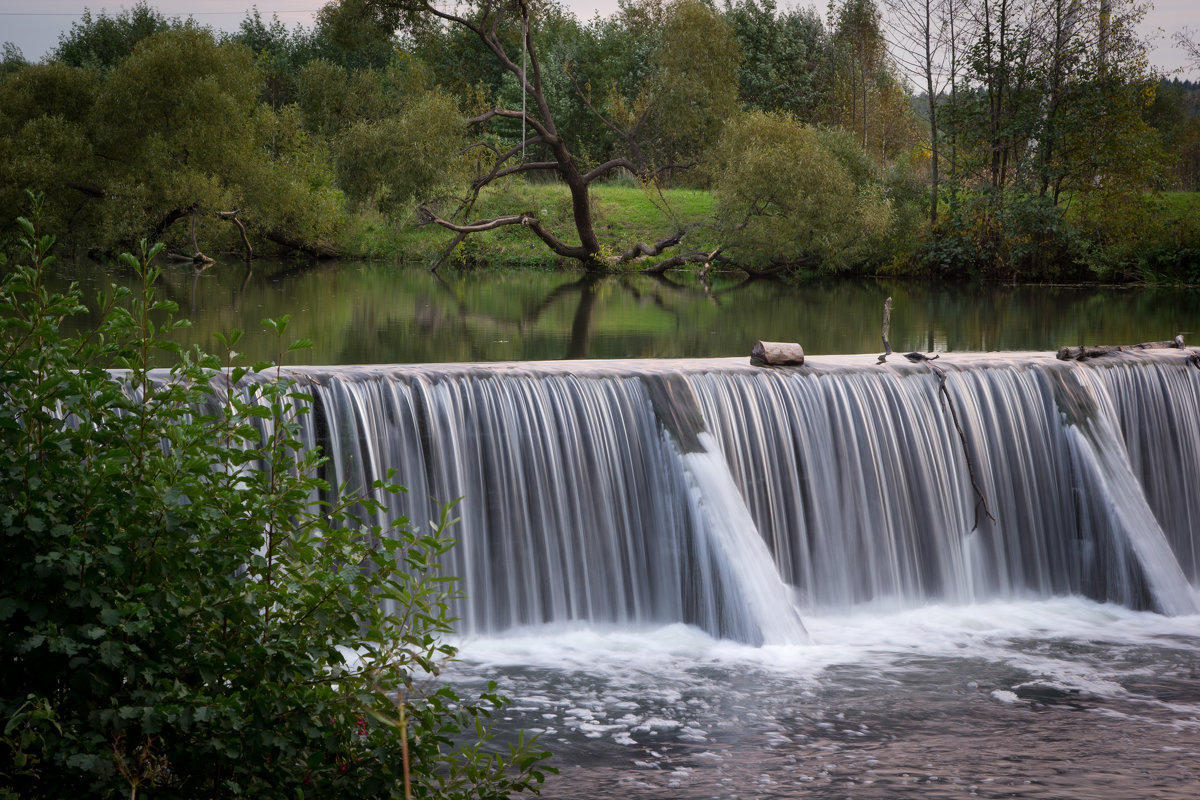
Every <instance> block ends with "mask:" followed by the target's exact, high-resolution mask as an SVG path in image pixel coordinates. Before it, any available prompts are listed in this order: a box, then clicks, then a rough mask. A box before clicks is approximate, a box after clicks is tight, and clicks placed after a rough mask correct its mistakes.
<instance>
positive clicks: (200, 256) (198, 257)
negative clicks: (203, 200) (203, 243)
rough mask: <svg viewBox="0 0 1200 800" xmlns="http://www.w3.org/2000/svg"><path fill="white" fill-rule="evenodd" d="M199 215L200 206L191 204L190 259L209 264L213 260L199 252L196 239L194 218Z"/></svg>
mask: <svg viewBox="0 0 1200 800" xmlns="http://www.w3.org/2000/svg"><path fill="white" fill-rule="evenodd" d="M199 217H200V206H192V261H193V262H194V263H196V264H211V263H213V260H212V259H211V258H209V257H208V256H206V255H204V253H202V252H200V243H199V242H198V241H197V239H196V220H197V219H198V218H199Z"/></svg>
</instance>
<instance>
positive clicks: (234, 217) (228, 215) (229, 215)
mask: <svg viewBox="0 0 1200 800" xmlns="http://www.w3.org/2000/svg"><path fill="white" fill-rule="evenodd" d="M239 213H241V209H240V208H235V209H234V210H233V211H218V212H217V216H218V217H220V218H221V219H225V220H229V221H230V222H232V223H233V224H234V225H236V226H237V229H238V232H239V233H241V234H242V246H243V247H245V248H246V260H247V261H250V260H251V259H253V258H254V248H253V247H251V246H250V237H249V236H247V235H246V226H245V225H243V224H242V221H241V220H240V219H238V214H239Z"/></svg>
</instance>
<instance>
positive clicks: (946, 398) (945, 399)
mask: <svg viewBox="0 0 1200 800" xmlns="http://www.w3.org/2000/svg"><path fill="white" fill-rule="evenodd" d="M891 300H892V299H891V298H890V297H889V298H888V303H889V305H890V303H891ZM885 342H886V339H885ZM929 368H930V369H931V370H933V372H934V374H935V375H937V377H938V394H939V399H940V400H941V402H942V410H943V411H946V410H948V411H949V412H950V419H952V420H954V429H955V430H956V431H958V439H959V441H960V442H962V449H963V458H964V459H965V460H966V462H967V473H968V474H969V475H970V476H971V488H972V489H973V490H975V497H976V498H978V499H977V500H976V501H975V524H974V525H972V526H971V530H972V531H974V530H976V529H977V528H978V527H979V507H980V506H983V513H985V514H987V517H988V519H990V520H991V521H992V522H995V521H996V518H995V517H993V516H992V511H991V509H990V508H988V503H987V498H986V497H984V496H983V490H982V489H980V488H979V480H978V479H977V478H976V477H975V467H974V466H973V465H972V464H971V451H970V450H969V449H968V448H967V434H966V433H965V432H964V431H963V427H962V423H960V422H959V421H958V412H957V411H955V410H954V403H953V402H952V401H951V399H950V392H949V391H948V390H947V389H946V373H945V371H944V370H942V368H941V367H937V366H934V365H933V364H930V365H929Z"/></svg>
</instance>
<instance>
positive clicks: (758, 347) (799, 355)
mask: <svg viewBox="0 0 1200 800" xmlns="http://www.w3.org/2000/svg"><path fill="white" fill-rule="evenodd" d="M750 363H751V364H753V365H754V366H756V367H798V366H800V365H801V364H803V363H804V348H803V347H801V346H800V345H798V344H796V343H794V342H755V344H754V347H753V348H752V349H751V350H750Z"/></svg>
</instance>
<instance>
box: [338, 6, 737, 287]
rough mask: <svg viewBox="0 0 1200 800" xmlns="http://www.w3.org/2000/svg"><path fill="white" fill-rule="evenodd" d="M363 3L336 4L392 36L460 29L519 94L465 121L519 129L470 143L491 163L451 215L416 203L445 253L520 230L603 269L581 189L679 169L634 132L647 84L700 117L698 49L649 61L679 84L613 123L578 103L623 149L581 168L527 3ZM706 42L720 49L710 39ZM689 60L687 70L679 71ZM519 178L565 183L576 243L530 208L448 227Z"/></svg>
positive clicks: (635, 251)
mask: <svg viewBox="0 0 1200 800" xmlns="http://www.w3.org/2000/svg"><path fill="white" fill-rule="evenodd" d="M363 1H364V0H352V2H350V3H343V6H342V8H343V10H344V11H343V13H354V12H356V11H363V10H365V11H368V12H371V13H374V14H376V15H377V20H378V25H379V26H380V27H381V28H382V29H385V30H386V29H391V30H395V29H396V28H397V27H399V26H400V25H401V23H402V22H403V23H404V24H405V26H406V28H407V29H408V30H414V31H419V30H421V29H422V27H423V26H427V25H429V24H431V21H432V22H438V21H440V22H441V23H444V24H446V25H448V26H450V28H451V29H452V30H457V31H459V32H466V33H469V34H470V35H471V36H473V37H474V39H475V41H476V42H478V43H479V44H481V45H482V46H483V47H484V48H485V49H486V51H487V52H488V53H490V56H491V58H492V59H493V61H494V63H496V64H499V65H500V66H501V67H502V68H503V70H504V71H505V73H507V74H508V75H509V76H511V78H513V79H515V80H516V83H517V87H518V88H519V89H520V96H521V98H522V102H523V105H522V107H521V108H517V107H515V104H514V105H513V106H500V105H496V106H493V107H491V108H489V109H487V110H486V111H484V112H483V113H480V114H478V115H476V116H474V117H471V118H470V119H468V120H467V123H468V125H471V126H478V129H479V130H481V131H483V132H484V133H485V134H486V132H487V131H488V129H489V127H490V126H493V125H495V124H497V123H501V124H504V123H507V126H506V127H505V128H503V129H502V130H503V131H504V132H506V133H507V132H508V131H510V130H511V131H513V132H515V130H514V129H515V128H516V127H517V124H519V125H520V128H521V132H520V133H519V134H518V135H517V137H516V139H515V140H513V139H506V138H505V137H503V136H502V137H501V138H499V139H489V138H487V137H486V135H485V137H484V138H482V139H481V140H480V141H479V142H478V144H477V146H478V147H480V148H483V150H485V151H487V152H489V153H490V154H491V156H492V158H491V161H490V164H487V165H486V168H485V170H484V171H483V172H482V173H481V174H480V175H478V176H477V177H476V178H475V180H474V181H472V183H471V186H470V190H469V192H468V194H467V196H466V197H465V198H464V199H463V200H462V202H461V203H460V204H459V206H458V209H457V210H456V211H455V212H453V213H451V214H450V215H449V216H448V218H445V217H442V216H440V214H439V212H438V211H437V210H436V208H435V206H434V205H432V204H427V205H424V206H422V207H421V209H420V211H421V214H422V216H423V219H424V220H425V221H426V222H427V223H431V224H436V225H439V226H441V227H443V228H446V229H447V230H450V231H453V232H454V233H455V234H456V236H455V239H454V242H453V243H452V244H451V247H450V248H449V249H448V250H447V253H449V252H450V250H451V249H453V248H454V247H455V246H457V244H458V243H460V242H461V241H462V240H463V239H464V238H465V237H467V236H469V235H470V234H472V233H477V232H482V231H488V230H495V229H497V228H501V227H505V226H515V225H519V226H522V227H525V228H527V229H528V230H529V231H530V232H532V233H533V234H534V235H536V236H537V237H538V238H539V239H540V240H541V241H542V242H543V243H544V244H545V245H546V246H547V247H548V248H549V249H550V250H551V251H552V252H553V253H555V254H557V255H558V256H560V257H563V258H569V259H574V260H577V261H579V262H580V263H582V264H583V265H584V267H585V268H586V269H589V270H600V271H603V270H607V269H611V268H612V260H611V259H610V258H609V257H607V256H606V251H605V248H604V247H603V246H602V244H601V242H600V238H599V236H598V235H597V233H596V229H595V224H594V221H593V218H592V209H591V203H590V199H589V193H588V187H589V186H590V185H591V184H592V183H594V182H595V181H597V180H600V179H602V178H604V177H605V176H608V175H610V174H611V173H613V172H614V171H616V170H622V169H623V170H627V171H628V172H630V173H632V174H634V175H635V176H637V177H638V179H639V180H640V181H642V182H644V183H647V184H650V183H654V182H657V181H658V180H659V179H660V178H661V176H662V175H663V174H664V173H667V172H669V171H671V170H674V169H678V168H680V167H682V166H685V165H684V164H681V163H675V162H669V163H663V162H655V161H654V160H653V159H652V158H651V157H650V156H649V155H648V154H647V152H646V151H645V150H644V149H643V147H642V136H643V134H644V133H646V131H647V129H648V127H649V125H648V120H649V119H650V118H651V115H652V113H654V110H655V107H656V105H655V100H656V99H657V98H656V97H655V96H654V90H655V89H656V88H657V89H661V90H663V92H662V95H663V98H664V102H668V103H670V102H675V103H676V109H677V110H678V111H679V113H684V112H685V111H686V112H687V113H688V114H689V115H691V116H690V117H689V121H694V122H698V121H703V120H704V119H706V117H705V116H704V115H703V114H698V115H697V114H692V112H693V110H695V109H697V108H700V107H702V106H701V102H702V100H703V99H704V98H702V97H699V96H698V95H697V92H699V91H703V90H704V89H705V88H711V87H712V82H711V78H710V76H711V74H712V71H711V69H710V68H709V67H708V66H706V61H707V53H706V52H704V51H703V50H700V51H697V50H696V48H689V49H688V51H687V53H686V55H688V56H689V57H690V59H691V61H690V62H687V63H684V62H676V61H675V60H674V59H675V57H674V56H671V57H668V56H666V55H664V56H662V60H661V61H660V62H659V63H658V65H657V66H658V68H659V72H660V74H664V75H670V76H673V77H674V78H675V79H677V80H678V81H679V82H680V83H682V86H680V87H672V88H671V91H670V92H667V91H666V89H667V87H666V86H665V84H660V85H658V86H651V87H648V89H647V91H646V92H645V93H644V94H643V95H642V96H641V102H639V103H638V104H637V105H636V106H634V107H633V108H631V109H627V110H628V111H629V113H628V115H627V116H625V117H624V118H619V117H617V118H612V117H615V116H616V115H606V114H605V113H604V112H603V110H602V109H601V108H600V107H599V106H598V105H597V104H596V103H595V102H594V101H592V100H591V99H586V100H585V102H586V103H587V105H588V107H589V110H591V111H592V112H593V113H594V114H595V115H596V116H597V118H598V119H599V120H600V121H601V122H602V124H604V125H606V126H607V127H608V128H609V129H610V130H611V131H612V132H613V133H614V134H616V136H617V137H618V139H619V140H620V141H621V143H622V145H623V151H624V152H622V153H620V154H618V155H615V156H613V157H611V158H609V159H607V160H606V161H604V162H602V163H600V164H596V165H594V166H593V165H589V164H586V163H584V162H581V161H580V160H579V158H577V156H576V154H575V153H574V152H572V150H571V149H570V147H569V144H568V140H567V138H566V137H565V136H564V135H563V132H562V131H560V129H559V127H558V123H557V120H556V119H555V116H554V112H553V108H552V105H551V101H550V98H549V96H548V94H547V85H546V83H545V81H544V75H545V73H544V70H543V66H542V62H541V58H540V55H539V50H538V47H537V44H536V42H537V37H536V35H534V34H533V33H531V32H533V31H534V30H535V29H536V27H537V24H538V22H539V16H538V15H539V13H540V11H539V9H538V8H537V7H535V6H533V5H532V4H531V3H530V2H527V1H526V0H521V1H520V2H517V3H512V2H491V0H484V2H478V3H474V4H470V5H467V6H466V7H465V8H464V9H463V10H462V11H453V12H452V11H448V10H444V9H443V7H441V6H435V5H432V4H426V3H419V2H409V1H408V0H403V1H402V0H386V2H380V3H377V4H374V3H372V4H368V5H366V6H364V7H362V8H359V6H358V5H355V4H357V3H362V2H363ZM669 13H670V14H683V15H692V16H690V17H689V19H692V20H703V21H705V22H706V23H713V24H714V25H716V26H717V27H715V28H713V31H714V34H713V35H714V37H717V38H719V37H720V36H722V35H725V34H727V33H728V31H727V29H725V28H722V27H720V26H719V24H718V23H719V22H720V21H719V19H718V18H717V16H716V15H715V13H713V12H712V11H711V10H710V9H707V7H706V6H703V5H702V4H700V3H699V2H698V0H678V2H676V3H675V4H674V5H672V6H670V9H669ZM713 44H714V45H718V44H720V43H719V42H717V41H715V40H714V42H713ZM715 52H717V53H720V54H728V53H729V52H731V48H730V47H728V46H725V45H721V46H719V47H717V48H716V50H715ZM689 63H690V65H691V66H690V67H689V66H687V64H689ZM735 68H736V65H730V69H729V71H728V72H729V75H730V76H732V74H733V72H734V69H735ZM576 85H577V86H579V87H580V89H581V94H583V95H584V96H585V97H586V93H585V92H583V91H582V84H581V83H580V82H578V81H576ZM705 124H707V123H705ZM706 136H707V137H711V133H704V132H701V133H699V134H698V135H697V138H696V139H694V140H693V141H690V142H688V143H687V144H688V145H689V146H691V145H695V144H702V143H703V141H704V139H705V137H706ZM676 150H678V148H676ZM527 154H535V155H533V157H534V158H537V160H528V159H527V158H526V156H527ZM518 175H522V176H533V175H543V176H547V177H553V178H555V179H557V180H560V181H562V183H564V184H565V185H566V187H567V189H568V191H569V193H570V196H571V208H572V218H573V222H574V228H575V230H574V233H575V238H577V240H578V242H577V243H576V242H572V241H568V240H566V239H564V238H562V237H561V236H560V235H558V234H557V233H555V232H554V231H552V230H550V229H549V228H548V227H547V226H546V225H545V224H544V223H543V221H542V220H541V219H539V216H538V215H537V214H536V213H534V212H532V211H520V212H517V213H513V214H506V215H501V216H497V217H492V218H488V219H482V220H478V221H474V222H456V221H454V220H455V219H456V218H464V217H466V215H468V214H469V213H470V212H471V210H472V208H473V207H474V204H475V201H476V199H477V198H478V196H479V192H480V191H481V190H482V189H484V187H488V186H491V185H492V184H494V183H495V182H497V181H499V180H501V179H504V178H509V177H511V176H518ZM678 242H679V236H678V235H676V236H672V237H669V238H668V239H665V240H663V241H662V242H658V243H657V244H655V245H653V246H650V245H646V244H644V243H639V244H638V245H637V246H635V247H633V248H630V249H629V250H627V251H626V252H625V253H624V254H623V255H622V257H621V258H622V259H623V260H632V259H633V258H635V257H637V256H638V255H640V254H644V253H651V254H654V255H658V254H660V253H661V252H663V250H664V249H666V248H668V247H673V246H675V245H676V244H678Z"/></svg>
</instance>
